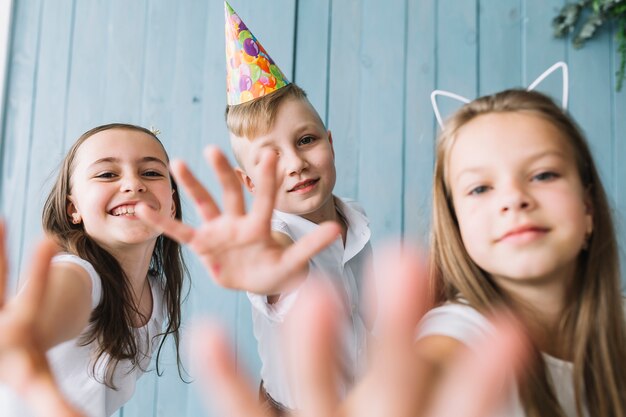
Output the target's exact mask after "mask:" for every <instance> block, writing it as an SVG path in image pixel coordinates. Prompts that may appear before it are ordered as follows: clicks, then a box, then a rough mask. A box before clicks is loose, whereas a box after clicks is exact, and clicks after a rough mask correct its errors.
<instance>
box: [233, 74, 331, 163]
mask: <svg viewBox="0 0 626 417" xmlns="http://www.w3.org/2000/svg"><path fill="white" fill-rule="evenodd" d="M289 99H296V100H303V101H306V102H307V103H309V100H308V99H307V95H306V92H305V91H304V90H303V89H302V88H300V87H299V86H298V85H296V84H294V83H290V84H287V85H286V86H284V87H283V88H280V89H278V90H276V91H274V92H273V93H271V94H268V95H266V96H262V97H259V98H257V99H255V100H252V101H248V102H246V103H242V104H237V105H235V106H226V113H225V117H226V127H227V128H228V131H229V132H230V133H232V134H233V135H235V136H236V137H239V138H247V139H248V140H252V139H254V138H255V137H256V136H259V135H263V134H265V133H267V132H268V131H269V130H270V129H271V128H272V126H273V125H274V121H275V120H276V115H277V114H278V109H279V108H280V105H281V104H282V103H284V102H285V101H286V100H289ZM309 104H310V103H309ZM311 107H312V108H313V106H311ZM314 110H315V109H314ZM315 113H316V114H317V111H316V112H315ZM318 118H319V115H318ZM319 120H320V123H322V125H323V124H324V122H323V121H322V119H321V118H319ZM239 145H240V144H238V143H236V142H235V140H234V139H233V138H232V137H231V148H232V150H233V153H234V155H235V159H237V162H238V163H239V166H241V167H243V165H242V161H241V159H240V157H241V155H240V153H241V149H240V146H239Z"/></svg>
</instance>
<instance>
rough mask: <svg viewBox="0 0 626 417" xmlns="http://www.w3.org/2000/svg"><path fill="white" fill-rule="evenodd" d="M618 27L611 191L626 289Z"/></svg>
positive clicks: (625, 107)
mask: <svg viewBox="0 0 626 417" xmlns="http://www.w3.org/2000/svg"><path fill="white" fill-rule="evenodd" d="M615 32H616V29H615V28H613V31H612V33H611V38H610V39H612V40H613V41H612V42H610V48H611V50H612V51H613V52H612V53H613V56H612V59H611V65H610V70H609V71H610V73H611V80H612V82H611V86H612V90H611V95H612V97H611V104H612V109H611V120H612V122H613V127H612V138H611V139H612V149H613V172H612V173H611V175H612V177H613V179H614V181H613V190H612V194H613V196H614V207H615V211H614V213H615V219H614V221H615V223H616V229H617V238H618V241H619V243H620V261H621V264H620V265H621V270H622V275H621V276H622V288H623V289H624V290H626V118H625V117H624V115H625V114H626V86H624V87H622V91H620V92H617V91H615V87H616V83H617V80H616V77H615V73H616V72H617V70H618V68H619V63H620V59H621V57H620V56H619V54H618V53H617V48H616V42H615V41H614V39H615ZM625 292H626V291H625Z"/></svg>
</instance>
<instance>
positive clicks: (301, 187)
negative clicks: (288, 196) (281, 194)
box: [287, 178, 320, 193]
mask: <svg viewBox="0 0 626 417" xmlns="http://www.w3.org/2000/svg"><path fill="white" fill-rule="evenodd" d="M319 180H320V179H319V178H317V179H314V180H306V181H302V182H300V183H298V184H296V185H295V186H294V187H293V188H292V189H290V190H287V192H288V193H291V192H294V191H300V190H305V189H307V188H309V187H313V186H314V185H315V184H317V183H318V181H319Z"/></svg>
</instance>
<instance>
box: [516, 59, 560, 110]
mask: <svg viewBox="0 0 626 417" xmlns="http://www.w3.org/2000/svg"><path fill="white" fill-rule="evenodd" d="M559 68H560V69H561V70H562V71H563V98H562V100H561V107H563V110H566V109H567V100H568V98H569V72H568V69H567V64H566V63H565V62H563V61H559V62H557V63H556V64H554V65H552V66H551V67H550V68H548V69H547V70H545V71H544V72H543V74H541V75H540V76H539V77H537V79H536V80H535V81H533V82H532V83H530V85H529V86H528V88H527V89H526V90H528V91H532V90H534V89H535V88H536V87H537V86H538V85H539V84H540V83H541V82H542V81H543V80H545V79H546V78H547V77H548V76H549V75H550V74H552V73H553V72H554V71H556V70H558V69H559Z"/></svg>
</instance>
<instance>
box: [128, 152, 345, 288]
mask: <svg viewBox="0 0 626 417" xmlns="http://www.w3.org/2000/svg"><path fill="white" fill-rule="evenodd" d="M205 156H206V159H207V161H208V162H209V164H210V165H212V167H213V169H214V171H215V173H216V174H217V177H218V179H219V182H220V184H221V186H222V189H223V210H220V208H219V207H218V205H217V204H216V202H215V199H214V198H213V197H212V196H211V194H210V193H209V192H208V191H207V190H206V189H205V188H204V186H203V185H202V184H201V183H200V182H199V181H198V180H197V178H196V177H195V176H194V175H193V174H192V173H191V171H190V170H189V169H188V168H187V166H186V165H185V164H184V163H183V162H182V161H173V162H172V164H171V171H172V174H173V176H174V178H175V179H176V181H177V182H178V183H179V184H180V185H181V186H182V187H183V188H184V189H185V191H186V192H187V194H189V196H191V198H192V199H193V202H194V205H195V207H196V211H197V212H198V214H199V216H200V219H201V224H200V225H199V226H198V227H197V228H193V227H191V226H189V225H186V224H184V223H182V222H180V221H178V220H176V219H173V218H170V217H166V216H159V215H158V214H157V213H156V212H155V211H153V210H151V209H150V208H149V207H147V206H146V205H139V206H138V207H137V215H138V216H139V217H140V218H141V219H142V220H143V221H145V222H146V223H148V224H150V225H152V226H153V227H155V228H157V229H158V230H161V231H162V232H163V233H165V234H166V235H168V236H170V237H171V238H172V239H175V240H177V241H178V242H180V243H182V244H186V245H188V246H189V248H190V249H191V250H192V251H194V252H195V253H196V254H197V255H198V256H199V257H200V259H201V261H202V263H203V264H204V266H205V267H206V268H207V269H208V270H209V271H210V272H211V274H212V275H213V277H214V279H215V280H216V281H217V282H218V283H219V284H220V285H222V286H224V287H227V288H233V289H242V290H247V291H251V292H256V293H260V294H271V293H278V292H282V291H283V290H285V289H286V288H288V287H289V285H290V284H293V282H294V281H296V280H298V279H299V278H301V277H302V272H304V271H306V266H307V262H308V260H309V258H311V257H312V256H313V255H315V254H316V253H317V252H319V251H321V250H322V249H324V248H325V247H326V246H328V245H330V244H331V243H332V242H333V241H334V240H335V239H336V238H337V236H338V235H339V232H340V228H339V225H337V224H334V223H326V224H322V225H320V227H318V228H317V229H316V230H315V231H314V232H312V233H311V234H309V235H307V236H305V237H304V238H302V239H300V240H298V241H297V242H294V243H293V244H283V243H281V242H279V241H278V240H277V239H276V238H275V237H274V236H273V235H272V231H271V218H272V210H273V208H274V200H275V197H276V179H275V167H276V156H275V155H273V154H272V153H271V152H268V153H266V154H264V155H263V156H262V158H261V161H260V163H259V170H260V177H259V182H258V184H257V187H256V190H255V198H254V202H253V203H252V207H251V209H250V210H249V211H248V212H246V209H245V202H244V197H243V190H242V186H241V184H240V182H239V179H238V178H237V175H236V174H235V171H234V170H233V168H232V166H231V165H230V164H229V162H228V160H227V159H226V157H225V156H224V155H223V154H222V153H221V152H220V151H219V150H218V149H217V148H215V147H207V149H206V150H205Z"/></svg>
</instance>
